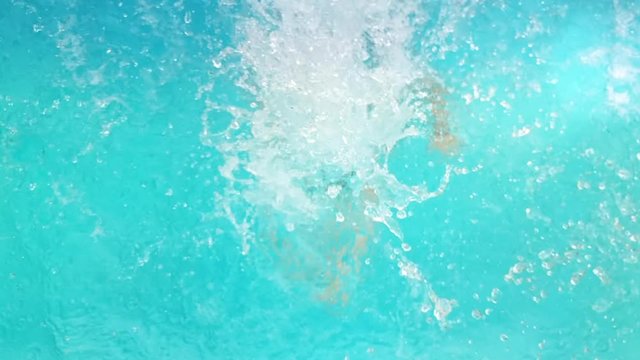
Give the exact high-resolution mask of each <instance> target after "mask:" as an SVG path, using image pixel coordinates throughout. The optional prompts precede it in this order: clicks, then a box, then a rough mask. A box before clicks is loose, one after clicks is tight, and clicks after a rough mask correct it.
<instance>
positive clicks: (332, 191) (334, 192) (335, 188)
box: [327, 184, 342, 199]
mask: <svg viewBox="0 0 640 360" xmlns="http://www.w3.org/2000/svg"><path fill="white" fill-rule="evenodd" d="M340 191H342V186H340V185H334V184H332V185H329V187H327V196H329V197H330V198H332V199H335V198H336V197H337V196H338V194H340Z"/></svg>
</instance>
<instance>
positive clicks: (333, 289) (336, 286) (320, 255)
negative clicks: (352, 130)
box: [268, 77, 460, 303]
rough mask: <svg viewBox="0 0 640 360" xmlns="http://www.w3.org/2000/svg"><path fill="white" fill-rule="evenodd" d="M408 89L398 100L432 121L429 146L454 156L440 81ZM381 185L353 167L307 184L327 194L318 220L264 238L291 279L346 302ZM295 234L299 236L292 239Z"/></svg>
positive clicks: (422, 119) (371, 235) (318, 293)
mask: <svg viewBox="0 0 640 360" xmlns="http://www.w3.org/2000/svg"><path fill="white" fill-rule="evenodd" d="M407 88H408V89H409V90H410V92H409V94H408V95H405V96H404V98H403V99H402V101H404V102H406V103H407V104H408V105H409V107H410V108H411V109H412V111H413V113H414V114H415V116H416V117H417V119H418V121H419V123H421V124H423V125H427V126H429V125H428V124H430V130H425V131H424V132H425V133H426V134H428V136H429V137H430V146H431V147H432V148H433V149H435V150H437V151H439V152H441V153H443V154H445V155H453V154H454V153H455V152H456V151H457V149H458V146H459V145H460V142H459V141H458V138H457V137H456V136H455V135H454V134H453V133H452V132H451V126H450V124H449V115H448V114H449V113H448V111H447V109H446V107H447V103H446V100H445V96H446V94H447V92H446V90H445V88H444V86H443V85H441V83H440V82H439V81H438V80H436V79H435V78H433V77H422V78H420V79H418V80H415V81H414V82H412V83H411V84H409V85H408V86H407ZM429 114H430V115H429ZM321 177H322V176H321ZM320 183H321V184H322V183H323V182H322V181H321V182H320ZM379 187H380V185H378V186H376V185H375V184H373V183H368V182H367V181H366V180H364V181H362V180H361V179H359V178H358V177H357V176H356V175H355V173H354V172H350V173H348V174H347V175H344V176H342V177H341V178H340V180H338V181H332V182H329V184H327V183H326V182H324V185H320V186H312V187H307V192H308V193H310V194H311V196H312V197H314V198H317V196H318V195H321V196H328V197H329V198H330V201H329V203H328V206H327V208H326V209H327V210H326V211H324V212H323V214H322V215H320V219H318V221H316V222H314V223H313V224H307V225H304V224H298V225H297V226H296V227H295V229H296V231H295V234H289V235H286V234H279V235H278V233H277V231H274V230H272V231H271V232H270V234H269V236H268V237H269V238H270V239H271V243H272V245H273V246H274V247H275V249H276V254H277V256H278V257H279V258H280V259H282V260H283V262H282V263H283V265H284V268H285V269H286V272H287V273H288V274H289V276H290V277H291V278H294V279H300V280H303V279H304V280H306V281H311V282H312V283H314V284H315V285H314V287H315V288H316V291H315V295H316V297H317V298H318V299H320V300H322V301H325V302H329V303H338V302H341V303H346V302H348V301H349V299H350V293H351V291H352V288H353V286H354V285H355V284H356V283H357V278H358V275H359V273H360V269H361V266H362V263H363V262H364V257H365V255H366V253H367V250H368V248H369V246H370V242H371V241H372V240H374V239H375V237H376V234H375V223H376V222H379V220H377V219H375V217H374V216H372V215H371V214H370V213H369V210H370V209H374V208H377V207H378V206H379V205H380V201H381V200H380V191H384V189H381V188H379ZM294 237H295V238H296V240H297V241H295V242H294V243H292V242H291V241H292V240H293V238H294Z"/></svg>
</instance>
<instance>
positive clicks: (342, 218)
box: [336, 211, 344, 222]
mask: <svg viewBox="0 0 640 360" xmlns="http://www.w3.org/2000/svg"><path fill="white" fill-rule="evenodd" d="M336 221H337V222H343V221H344V215H342V213H341V212H339V211H338V212H337V213H336Z"/></svg>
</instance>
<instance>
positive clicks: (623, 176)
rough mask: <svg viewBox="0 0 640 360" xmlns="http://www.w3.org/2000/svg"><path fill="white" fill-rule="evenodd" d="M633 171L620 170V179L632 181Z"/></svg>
mask: <svg viewBox="0 0 640 360" xmlns="http://www.w3.org/2000/svg"><path fill="white" fill-rule="evenodd" d="M631 176H632V175H631V171H629V170H627V169H620V170H618V177H619V178H620V179H622V180H629V179H631Z"/></svg>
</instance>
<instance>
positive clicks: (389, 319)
mask: <svg viewBox="0 0 640 360" xmlns="http://www.w3.org/2000/svg"><path fill="white" fill-rule="evenodd" d="M620 3H622V4H624V5H627V6H630V7H633V6H635V7H636V8H637V4H636V3H635V2H633V1H620ZM501 4H502V5H501ZM425 7H427V8H429V9H430V11H431V12H433V13H437V11H439V9H440V7H441V6H440V4H438V3H437V2H429V3H426V4H425ZM246 11H247V5H245V4H238V5H232V6H229V5H221V4H217V3H215V2H207V1H183V2H182V1H181V2H169V1H162V2H151V1H149V2H145V1H122V2H117V1H116V2H113V1H104V2H90V1H67V2H65V3H64V4H63V3H62V2H54V1H3V2H2V3H1V4H0V56H1V58H0V358H2V359H260V358H282V359H287V358H291V359H294V358H296V359H297V358H312V359H343V358H345V356H348V357H349V358H350V359H393V358H405V359H468V358H473V359H525V358H529V359H535V358H537V357H538V356H540V357H542V358H544V359H568V358H576V359H582V358H584V359H592V358H596V357H597V358H602V359H633V358H634V356H636V354H637V350H638V349H639V348H640V334H639V333H638V329H640V315H639V314H640V306H639V305H638V304H640V302H638V300H640V284H638V280H637V279H640V267H638V264H637V261H638V259H637V257H638V252H639V247H638V244H637V242H632V241H630V240H629V234H636V236H638V235H637V234H638V233H639V232H640V228H639V227H638V225H637V223H635V222H633V221H631V220H629V219H630V216H629V213H631V214H634V213H637V209H636V208H635V207H634V206H631V205H627V206H626V207H625V208H624V209H622V210H621V208H622V207H624V206H623V205H621V203H624V199H625V198H628V199H630V201H631V202H633V201H637V200H638V194H640V189H639V186H638V181H637V177H638V170H639V169H638V165H639V164H640V161H639V159H638V158H637V155H636V154H638V153H639V152H640V145H639V144H638V140H637V139H639V138H640V130H639V129H640V127H638V112H637V111H634V109H633V107H632V106H629V109H631V110H629V111H628V112H626V113H624V112H623V113H621V112H619V111H617V110H616V109H615V108H614V107H613V106H611V104H610V102H609V99H608V96H607V95H608V92H607V86H610V85H611V79H610V74H609V70H610V68H611V66H612V63H613V61H614V60H615V56H616V52H615V51H611V49H613V48H614V46H615V45H623V46H626V47H629V48H632V49H635V50H636V51H640V49H639V48H638V47H639V44H638V41H637V40H635V38H637V35H636V36H635V37H634V36H630V37H628V38H620V37H618V36H616V34H615V32H614V28H615V12H614V8H613V4H612V3H611V2H605V1H593V2H585V1H562V2H561V1H545V2H544V4H543V3H542V2H522V3H516V2H486V3H483V4H481V5H479V6H478V7H477V8H476V12H475V15H474V16H473V17H470V18H469V19H467V20H466V21H465V22H463V23H462V24H460V25H459V27H458V28H457V29H456V31H455V33H454V35H452V37H451V38H450V39H449V40H448V41H449V42H450V43H451V44H454V45H456V46H457V47H458V50H455V51H451V52H448V53H447V55H446V56H445V57H444V58H439V57H437V56H430V57H428V58H429V59H430V65H431V66H433V67H434V68H435V69H436V70H437V71H438V72H439V73H440V74H441V76H442V77H443V78H444V79H446V81H447V83H448V85H449V86H450V87H451V88H452V89H454V90H455V93H457V94H465V93H469V92H472V91H473V90H472V86H473V84H474V83H475V84H480V86H481V87H482V88H483V89H486V88H487V87H488V86H495V87H496V89H497V90H496V95H495V98H496V101H493V102H474V103H472V104H471V105H468V106H467V105H464V100H463V99H462V98H461V97H458V98H457V100H454V102H453V103H454V105H452V106H451V112H452V119H453V120H452V121H453V122H454V124H455V128H456V131H458V132H459V134H460V136H461V137H462V139H463V143H464V146H463V150H462V151H463V154H464V155H463V157H462V158H461V160H460V164H459V165H460V166H466V167H468V168H472V167H474V166H477V165H481V166H482V169H481V170H480V171H477V172H472V173H470V174H467V175H464V176H455V177H453V179H452V181H451V183H450V185H449V187H448V188H447V190H446V192H445V194H444V195H443V196H441V197H438V198H435V199H432V200H430V201H427V202H425V203H422V204H414V205H412V206H411V207H410V209H409V210H410V212H411V214H412V215H411V216H410V217H408V218H407V219H405V220H402V221H401V227H402V229H403V231H404V232H405V236H406V238H407V241H408V242H410V243H411V245H412V248H413V249H412V251H411V252H410V253H409V254H408V255H407V256H408V257H409V258H410V259H411V260H412V261H414V262H415V263H417V264H419V265H420V266H421V268H422V270H423V272H424V273H425V275H426V276H427V277H428V278H429V279H430V280H431V281H432V284H433V287H434V289H435V290H436V291H437V292H438V293H439V294H441V295H443V296H446V297H448V298H455V299H456V300H457V301H458V303H459V305H458V307H456V308H455V309H454V311H453V312H452V314H451V315H450V318H451V319H452V320H453V321H454V324H452V326H451V328H449V329H441V328H440V327H439V326H438V325H437V324H435V323H428V322H427V321H425V316H424V314H422V313H421V312H420V300H419V299H416V297H415V296H414V295H412V294H411V286H410V285H409V284H408V281H407V280H406V279H405V278H403V277H401V276H399V275H398V268H397V266H396V264H395V263H394V262H393V261H391V260H390V259H389V258H388V253H387V252H385V251H384V249H383V247H384V246H383V244H384V243H385V242H393V241H394V239H393V235H392V234H391V233H389V232H388V231H387V230H386V229H385V228H384V227H382V226H380V227H379V228H377V231H379V233H380V237H381V242H380V246H378V247H376V246H373V247H372V248H371V249H370V251H369V253H368V257H369V258H370V265H369V266H366V267H364V268H363V271H362V273H361V276H360V280H359V283H358V287H357V291H356V293H355V294H353V296H352V300H351V301H350V302H349V304H347V305H327V304H324V303H321V302H318V301H314V299H313V298H311V297H310V296H309V295H308V292H306V291H305V289H304V284H293V285H291V286H290V287H283V286H282V285H281V284H277V283H275V282H273V281H271V274H269V273H268V270H265V266H262V265H261V261H262V259H261V257H260V255H259V254H257V255H256V254H250V255H247V256H244V255H242V254H241V251H240V250H241V249H240V239H239V237H238V235H237V234H235V233H234V229H233V228H232V226H231V225H230V224H229V223H228V222H227V221H225V219H220V218H216V217H215V216H213V214H214V213H215V208H216V203H215V202H214V196H213V195H214V192H215V191H216V189H219V188H221V187H222V186H224V185H225V184H226V180H225V179H224V178H222V177H221V176H220V174H219V170H218V166H219V165H221V161H222V159H221V157H220V154H218V153H217V152H216V150H215V148H213V147H211V146H207V144H205V143H203V142H202V141H201V138H200V136H199V134H200V132H201V130H202V124H201V121H200V115H201V114H202V112H203V111H204V109H205V104H204V102H203V101H202V99H197V91H198V87H199V86H201V85H203V84H205V83H207V82H208V81H210V79H211V78H212V76H214V75H212V71H213V69H212V66H211V59H212V58H213V57H215V56H216V54H218V53H219V52H220V51H221V50H222V49H223V48H225V47H226V46H234V41H235V40H234V39H236V38H235V35H236V34H235V26H234V24H235V21H236V20H237V19H238V18H239V17H241V16H242V14H244V13H246ZM563 11H564V12H566V15H565V16H560V15H559V13H561V12H563ZM186 14H189V15H186ZM185 16H188V17H189V19H188V20H189V21H188V22H187V21H185ZM531 16H535V17H536V18H537V19H538V20H539V21H540V22H541V23H543V24H544V25H545V27H546V29H547V31H545V32H542V33H540V34H537V35H535V36H534V37H530V38H517V37H516V36H515V35H516V34H517V33H518V32H522V31H523V30H524V29H526V27H527V25H528V23H529V21H530V17H531ZM638 21H640V20H637V19H635V20H633V22H632V23H631V28H632V29H636V30H637V29H638V27H639V26H638ZM429 26H431V27H432V28H429ZM424 31H425V33H427V32H429V31H438V29H437V23H435V22H434V23H429V24H427V28H425V29H424ZM470 37H472V39H473V42H474V44H475V45H476V46H477V48H478V49H477V50H473V49H471V47H470V45H469V44H468V42H467V40H468V39H469V38H470ZM596 48H606V49H609V50H610V51H609V52H608V53H607V54H606V55H605V56H604V59H603V60H602V61H601V62H600V63H597V64H595V65H594V64H585V63H584V62H582V61H581V60H580V59H581V56H583V55H584V54H585V53H588V52H589V51H592V50H593V49H596ZM414 51H415V52H416V53H417V54H423V55H424V54H427V53H428V52H429V51H432V52H434V53H436V52H437V51H438V49H427V48H420V44H419V42H416V44H415V48H414ZM530 54H532V55H530ZM536 56H539V57H540V58H543V59H544V62H543V63H541V64H537V63H536V61H535V58H536ZM462 59H465V62H464V64H463V65H460V61H461V60H462ZM631 61H632V63H633V64H634V65H635V66H636V67H638V66H640V64H639V60H638V58H637V57H632V59H631ZM217 81H218V83H217V85H216V86H217V90H216V91H215V92H214V93H213V94H214V95H212V96H214V97H216V98H218V99H221V101H222V100H225V101H228V102H234V101H237V102H239V103H246V102H247V101H248V99H246V98H243V96H245V95H243V94H241V93H240V92H239V91H238V90H237V89H234V88H233V86H232V83H231V82H229V83H225V82H224V81H223V80H220V79H218V80H217ZM530 81H537V82H538V83H539V84H540V87H541V91H540V92H539V93H538V92H536V91H533V90H531V88H528V87H527V84H528V83H529V82H530ZM614 85H616V84H614ZM618 85H619V86H621V87H622V88H619V89H618V90H620V91H623V90H626V91H628V92H629V93H630V94H631V96H632V102H633V101H635V102H637V101H638V94H640V93H639V92H638V91H637V84H634V83H630V84H621V85H620V84H618ZM618 85H616V86H618ZM625 86H626V88H625ZM633 86H636V88H633ZM509 94H513V95H514V98H513V99H512V98H510V97H509ZM502 99H505V100H508V102H509V104H510V108H505V107H503V106H501V105H500V104H499V101H498V100H502ZM456 102H457V105H456ZM536 119H537V120H538V121H539V123H541V124H542V126H541V127H540V128H536V127H535V123H536ZM227 121H228V119H225V118H224V117H220V120H219V123H214V126H219V127H220V128H224V127H226V125H227V123H226V122H227ZM552 122H554V124H555V127H554V128H551V127H550V124H551V123H552ZM524 127H528V128H530V129H532V130H531V132H530V134H529V135H527V136H523V137H513V136H512V134H513V133H514V131H517V130H518V129H521V128H524ZM423 145H424V144H423V143H421V142H420V141H414V142H413V143H412V141H410V140H408V141H405V142H403V143H401V144H400V145H399V148H398V150H397V151H394V153H393V157H392V159H391V161H390V167H391V168H392V170H393V171H394V172H395V173H396V175H397V176H398V178H400V179H401V180H403V181H406V182H412V181H416V182H417V181H422V180H424V181H427V182H434V181H437V179H434V178H432V176H433V173H431V172H429V171H425V167H424V166H423V165H422V164H423V161H424V159H425V158H428V159H432V160H433V161H434V163H435V167H438V166H443V163H444V161H446V159H444V157H442V156H440V155H438V154H436V153H434V152H431V151H428V150H425V147H424V146H423ZM588 149H592V150H588ZM585 152H586V154H592V155H590V156H588V155H584V154H585ZM607 161H609V162H607ZM620 169H626V170H627V171H629V172H630V173H631V175H630V177H631V178H627V179H623V177H625V176H622V177H621V176H620ZM434 173H438V174H441V172H437V171H436V172H434ZM623 175H624V173H623ZM438 176H439V175H438ZM536 179H542V180H541V181H536ZM578 181H588V182H589V183H590V184H591V186H590V188H589V189H586V190H580V189H579V188H578V186H577V185H576V184H577V183H578ZM600 183H604V184H605V186H606V187H605V189H604V190H600V189H598V184H600ZM526 209H529V211H528V212H527V210H526ZM603 209H604V210H603ZM604 213H607V214H609V215H608V217H607V216H605V215H604ZM614 218H618V219H619V223H620V224H621V225H622V226H623V227H624V229H623V230H619V228H616V227H615V226H614ZM566 224H574V225H572V226H567V225H566ZM563 225H564V226H563ZM625 231H626V232H625ZM572 244H574V245H575V244H582V245H583V246H584V248H579V249H578V250H576V254H577V255H575V258H572V259H574V260H563V263H562V264H561V265H558V266H557V267H556V268H554V272H553V275H552V276H548V275H547V274H546V273H545V272H546V270H544V269H542V268H541V266H540V263H541V260H540V255H539V253H540V252H541V251H543V250H549V249H554V250H555V251H557V252H558V253H560V254H565V253H566V252H568V251H572V250H575V249H573V248H572V247H571V245H572ZM519 256H520V257H522V258H521V260H519V258H518V257H519ZM522 259H523V260H522ZM521 261H524V262H531V263H532V264H533V265H532V266H531V269H532V270H531V272H527V273H526V274H525V275H521V276H520V277H522V278H523V279H524V283H523V284H521V285H516V284H514V283H512V282H506V281H505V280H504V276H505V274H506V273H507V272H508V271H509V269H510V268H511V267H512V266H514V264H516V263H518V262H521ZM596 266H600V267H602V268H603V269H605V270H606V272H607V274H608V276H609V277H610V281H609V282H608V283H607V284H603V283H602V282H601V281H600V280H599V279H598V277H597V276H595V275H594V274H593V271H592V270H593V269H594V268H595V267H596ZM580 271H584V272H585V275H584V277H583V279H582V281H581V282H580V283H579V284H578V285H576V286H571V285H570V279H571V277H572V276H573V275H574V274H575V273H576V272H580ZM527 279H529V280H527ZM494 288H498V289H500V293H501V295H500V296H499V299H498V301H497V304H494V303H493V302H491V301H489V300H487V297H489V296H490V293H491V291H492V289H494ZM541 290H544V292H545V294H546V295H545V298H544V299H541V301H539V302H536V301H534V300H533V298H534V297H535V296H540V291H541ZM474 294H477V296H475V297H474ZM476 298H477V299H476ZM603 304H608V305H609V306H604V305H603ZM598 305H601V306H600V307H598ZM602 306H604V307H605V308H606V309H605V310H604V311H600V310H602ZM487 308H490V309H491V313H490V315H488V316H485V317H484V318H483V319H480V320H476V319H474V318H473V316H472V311H473V310H474V309H480V310H481V311H483V312H484V311H485V309H487ZM594 308H595V309H594ZM596 310H598V311H596Z"/></svg>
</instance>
